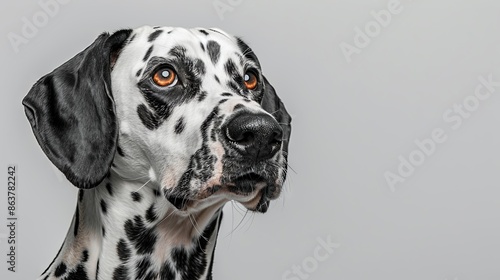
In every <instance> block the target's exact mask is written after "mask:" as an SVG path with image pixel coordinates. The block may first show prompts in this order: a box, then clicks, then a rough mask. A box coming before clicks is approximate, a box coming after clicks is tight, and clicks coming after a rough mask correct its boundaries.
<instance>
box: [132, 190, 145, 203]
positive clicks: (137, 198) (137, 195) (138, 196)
mask: <svg viewBox="0 0 500 280" xmlns="http://www.w3.org/2000/svg"><path fill="white" fill-rule="evenodd" d="M130 195H131V196H132V200H133V201H135V202H141V199H142V195H141V194H140V193H138V192H131V193H130Z"/></svg>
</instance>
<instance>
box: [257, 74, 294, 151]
mask: <svg viewBox="0 0 500 280" xmlns="http://www.w3.org/2000/svg"><path fill="white" fill-rule="evenodd" d="M260 105H261V106H262V108H263V109H264V110H266V112H268V113H270V114H272V115H273V117H274V118H275V119H276V120H277V121H278V123H279V124H280V125H281V128H282V129H283V150H284V151H285V152H286V153H285V156H287V154H288V142H289V141H290V134H291V133H292V127H291V122H292V117H291V116H290V114H288V112H287V111H286V108H285V105H283V102H281V99H280V98H279V97H278V95H277V94H276V91H275V90H274V88H273V86H272V85H271V84H270V83H269V82H268V81H267V79H266V78H265V77H264V95H263V96H262V101H261V103H260Z"/></svg>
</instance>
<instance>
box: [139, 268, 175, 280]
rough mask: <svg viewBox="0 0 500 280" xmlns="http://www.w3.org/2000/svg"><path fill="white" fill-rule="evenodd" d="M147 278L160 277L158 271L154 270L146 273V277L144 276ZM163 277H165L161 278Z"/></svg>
mask: <svg viewBox="0 0 500 280" xmlns="http://www.w3.org/2000/svg"><path fill="white" fill-rule="evenodd" d="M144 279H145V280H147V279H158V272H155V271H153V270H151V271H149V273H148V274H147V275H146V277H144ZM161 279H163V278H161ZM168 279H175V278H168ZM168 279H165V280H168Z"/></svg>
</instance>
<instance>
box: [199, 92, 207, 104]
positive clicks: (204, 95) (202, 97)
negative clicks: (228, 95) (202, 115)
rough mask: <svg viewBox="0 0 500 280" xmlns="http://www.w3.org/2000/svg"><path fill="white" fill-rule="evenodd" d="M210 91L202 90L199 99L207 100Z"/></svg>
mask: <svg viewBox="0 0 500 280" xmlns="http://www.w3.org/2000/svg"><path fill="white" fill-rule="evenodd" d="M207 95H208V93H207V92H206V91H202V92H200V94H199V95H198V101H200V102H201V101H203V100H205V98H206V97H207Z"/></svg>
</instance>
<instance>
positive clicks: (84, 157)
mask: <svg viewBox="0 0 500 280" xmlns="http://www.w3.org/2000/svg"><path fill="white" fill-rule="evenodd" d="M130 33H131V30H120V31H117V32H116V33H114V34H113V35H109V34H108V33H103V34H102V35H100V36H99V37H98V38H97V39H96V40H95V41H94V43H92V44H91V45H90V46H89V47H87V48H86V49H85V50H83V51H82V52H80V53H79V54H77V55H76V56H74V57H73V58H71V59H70V60H68V61H67V62H65V63H64V64H63V65H61V66H59V67H58V68H56V69H55V70H54V71H52V72H51V73H49V74H47V75H45V76H43V77H42V78H40V79H39V80H38V81H37V82H36V83H35V85H33V87H32V88H31V90H30V91H29V93H28V94H27V95H26V97H24V99H23V105H24V110H25V113H26V117H27V118H28V120H29V122H30V124H31V128H32V129H33V134H35V137H36V139H37V141H38V144H39V145H40V147H41V148H42V150H43V151H44V153H45V154H46V155H47V157H48V158H49V159H50V161H52V163H53V164H54V165H55V166H56V167H57V168H59V170H61V171H62V172H63V173H64V175H66V178H68V180H69V181H70V182H71V183H72V184H73V185H75V186H77V187H79V188H83V189H88V188H93V187H95V186H97V185H98V184H99V183H100V182H101V181H102V180H103V179H104V177H105V176H106V175H107V173H108V172H109V169H110V167H111V164H112V161H113V158H114V155H115V150H116V145H117V138H118V127H117V122H116V116H115V106H114V100H113V96H112V93H111V67H112V64H114V62H115V61H116V58H117V56H118V54H119V52H120V50H121V48H122V47H123V46H124V44H125V42H126V40H127V38H128V37H129V35H130Z"/></svg>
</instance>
